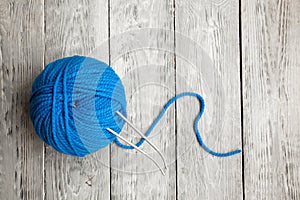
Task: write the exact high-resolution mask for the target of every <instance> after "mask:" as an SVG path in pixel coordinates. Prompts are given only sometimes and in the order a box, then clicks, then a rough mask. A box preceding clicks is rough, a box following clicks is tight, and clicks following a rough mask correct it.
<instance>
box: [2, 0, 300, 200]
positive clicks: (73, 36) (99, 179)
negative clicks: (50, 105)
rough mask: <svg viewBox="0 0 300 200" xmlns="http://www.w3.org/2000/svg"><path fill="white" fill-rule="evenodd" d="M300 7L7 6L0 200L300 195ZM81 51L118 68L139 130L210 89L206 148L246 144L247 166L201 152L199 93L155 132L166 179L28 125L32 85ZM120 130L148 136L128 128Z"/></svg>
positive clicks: (112, 151)
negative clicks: (56, 140)
mask: <svg viewBox="0 0 300 200" xmlns="http://www.w3.org/2000/svg"><path fill="white" fill-rule="evenodd" d="M299 12H300V2H299V1H292V0H286V1H284V0H279V1H271V0H267V1H264V0H254V1H250V0H241V1H240V2H238V1H229V0H224V1H220V0H204V1H196V0H191V1H183V0H174V1H159V0H151V1H140V0H129V1H121V0H95V1H94V0H87V1H85V0H74V1H73V0H72V1H71V0H63V1H60V0H54V1H50V0H45V1H44V0H35V1H32V0H31V1H30V0H19V1H14V0H1V2H0V111H1V115H0V199H1V200H2V199H4V200H8V199H9V200H14V199H38V200H40V199H246V200H248V199H294V200H296V199H300V189H299V188H300V181H299V177H300V135H299V131H300V127H299V123H298V121H299V120H300V114H299V112H300V110H299V107H300V103H299V102H300V98H299V97H300V93H299V89H300V86H299V85H300V80H299V78H298V77H299V76H300V58H299V56H298V54H299V52H300V47H299V43H300V36H299V32H300V16H299ZM239 19H240V20H239ZM149 28H154V29H149ZM174 30H175V31H176V33H174V32H173V31H174ZM128 31H129V32H128ZM109 36H110V37H111V40H108V38H109ZM174 50H175V52H174ZM74 54H81V55H89V56H92V57H96V58H98V59H101V60H103V61H105V62H107V63H110V64H111V65H112V67H113V68H114V69H115V70H116V72H117V73H118V74H119V75H120V77H121V78H122V81H123V83H124V85H125V88H126V97H127V102H128V108H127V112H128V118H129V119H130V120H131V121H132V122H133V123H134V124H136V125H137V127H138V128H140V129H141V130H142V131H143V132H145V131H146V130H147V128H148V127H149V125H150V123H151V122H152V120H153V119H154V118H155V117H156V115H157V114H158V112H159V111H160V110H161V108H162V106H163V105H164V104H165V102H166V101H167V100H168V99H169V98H171V97H172V96H173V95H174V94H176V93H177V94H178V93H180V92H183V91H195V92H198V93H200V94H202V95H203V96H204V98H205V100H206V103H207V105H206V111H205V113H204V117H203V119H202V120H201V121H200V124H199V128H200V130H201V133H202V136H203V140H204V141H205V143H206V144H207V145H208V146H209V147H211V148H212V149H213V150H216V151H220V152H226V151H229V150H233V149H236V148H241V146H242V141H243V147H244V154H243V157H242V155H236V156H234V157H229V158H217V157H212V156H210V155H209V154H207V153H206V152H204V151H203V149H202V148H201V147H200V146H199V144H198V142H197V140H196V137H195V134H194V131H193V129H192V126H193V120H194V118H195V116H196V114H197V112H198V110H199V105H198V101H197V100H196V99H194V98H184V99H182V100H179V101H178V102H177V103H176V105H173V106H172V107H171V108H170V110H169V111H168V112H167V114H166V116H165V117H164V118H163V119H162V121H161V122H160V123H159V125H158V126H157V127H156V128H155V130H154V132H153V133H152V134H151V136H150V139H151V141H152V142H153V143H155V144H156V145H157V146H158V147H159V149H160V150H161V151H162V152H163V154H164V155H165V157H166V159H167V163H168V170H167V174H166V176H162V175H161V173H160V171H159V170H158V169H157V167H156V166H155V165H153V163H152V162H151V161H149V159H148V158H146V157H144V156H143V155H141V154H140V153H138V152H136V151H134V150H124V149H121V148H119V147H117V146H116V145H114V144H113V145H111V146H110V147H108V148H105V149H102V150H101V151H99V152H97V153H95V154H92V155H90V156H86V157H85V158H75V157H69V156H65V155H62V154H60V153H57V152H55V151H54V150H52V148H51V147H49V146H48V145H44V144H43V143H42V142H41V140H40V139H39V138H38V137H37V136H36V134H35V133H34V129H33V127H32V124H31V122H30V120H29V97H30V92H31V85H32V82H33V80H34V78H35V77H36V76H37V75H38V73H39V72H40V71H41V70H42V69H43V67H44V66H45V64H48V63H49V62H51V61H53V60H55V59H57V58H60V57H64V56H70V55H74ZM240 58H241V60H240ZM241 116H242V117H241ZM242 128H243V130H242ZM121 134H122V135H123V136H125V137H126V138H129V139H131V140H132V141H137V140H138V138H139V137H138V135H135V133H134V131H133V130H132V129H131V128H129V127H128V126H127V125H126V126H125V127H124V129H123V131H122V133H121ZM142 149H144V150H145V151H147V152H150V154H151V156H153V157H154V158H155V159H156V160H158V161H159V162H160V164H161V165H162V162H161V161H160V157H159V156H158V154H157V153H156V152H155V151H153V149H152V148H150V146H149V145H148V144H146V143H145V144H144V145H143V146H142Z"/></svg>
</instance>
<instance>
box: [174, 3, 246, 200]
mask: <svg viewBox="0 0 300 200" xmlns="http://www.w3.org/2000/svg"><path fill="white" fill-rule="evenodd" d="M175 8H176V10H175V22H176V24H175V28H176V31H178V32H179V33H181V34H183V35H185V36H187V37H188V38H190V39H191V40H193V41H194V42H191V41H189V40H188V39H186V41H185V39H184V37H180V35H178V36H176V80H177V82H176V89H177V93H181V92H185V91H194V92H197V93H200V94H201V95H203V97H204V99H205V100H206V110H205V112H204V116H203V118H202V119H201V121H200V123H199V129H200V131H201V135H202V137H203V140H204V142H205V143H206V144H207V145H208V147H210V148H212V149H213V150H215V151H218V152H224V153H225V152H228V151H231V150H235V149H237V148H241V147H242V141H241V123H240V122H241V106H240V65H239V32H238V31H239V12H238V10H239V3H238V1H222V2H221V1H208V0H207V1H206V0H205V1H200V2H199V1H196V0H192V1H184V0H176V4H175ZM198 45H199V46H198ZM203 52H205V53H206V54H207V55H205V53H203ZM209 61H211V62H209ZM176 112H177V166H178V167H177V188H178V199H218V200H219V199H242V196H243V190H242V155H241V154H239V155H235V156H233V157H227V158H219V157H214V156H212V155H210V154H208V153H207V152H205V151H204V150H203V149H202V148H201V146H200V145H199V143H198V141H197V139H196V136H195V133H194V130H193V122H194V119H195V117H196V114H197V113H198V112H199V102H198V101H197V100H196V99H195V98H188V97H186V98H184V99H182V100H179V101H178V102H177V111H176Z"/></svg>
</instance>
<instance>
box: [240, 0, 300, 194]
mask: <svg viewBox="0 0 300 200" xmlns="http://www.w3.org/2000/svg"><path fill="white" fill-rule="evenodd" d="M241 6H242V10H241V11H242V52H243V53H242V61H243V100H244V147H245V161H244V166H245V172H244V177H245V199H299V198H300V181H299V177H300V135H299V131H300V126H299V121H300V110H299V108H300V101H299V97H300V92H299V91H300V79H299V76H300V58H299V53H300V47H299V44H300V37H299V32H300V16H299V12H300V2H299V1H259V0H255V1H243V2H242V5H241Z"/></svg>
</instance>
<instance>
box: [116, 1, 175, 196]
mask: <svg viewBox="0 0 300 200" xmlns="http://www.w3.org/2000/svg"><path fill="white" fill-rule="evenodd" d="M110 8H111V9H110V33H111V37H112V38H115V39H112V41H111V45H110V49H111V65H112V67H113V68H115V69H116V71H117V73H118V74H119V75H120V76H121V78H122V82H123V84H124V85H125V88H126V98H127V102H128V107H127V113H128V119H130V120H131V121H132V122H133V124H135V125H136V126H137V127H138V128H140V129H141V130H142V131H143V132H146V130H147V128H148V127H149V126H150V124H151V123H152V121H153V120H154V118H155V117H156V116H157V115H158V113H159V111H160V110H161V109H162V107H163V105H164V104H165V103H166V102H167V100H168V99H169V98H171V96H173V95H174V93H175V73H174V55H173V53H172V51H173V49H174V38H173V33H172V32H170V31H172V30H173V28H174V27H173V20H174V16H173V4H172V2H170V1H169V2H164V1H157V0H153V1H136V0H130V1H121V0H112V1H110ZM145 28H157V29H153V30H151V29H150V30H149V29H145ZM161 29H165V30H167V31H164V30H161ZM126 31H129V32H130V33H128V32H126ZM131 31H132V32H131ZM159 47H162V49H159ZM170 50H171V52H169V51H170ZM174 114H175V109H174V107H172V108H171V109H170V110H169V111H168V113H167V114H166V116H165V117H164V119H163V120H162V121H161V122H160V123H159V125H158V126H157V127H156V128H155V130H154V132H153V133H152V134H151V136H150V137H149V138H150V140H151V141H152V142H153V143H154V144H155V145H156V146H158V148H159V149H160V150H161V151H162V153H163V154H164V155H165V157H166V160H167V163H168V164H169V166H168V167H169V168H168V170H167V172H166V176H163V175H162V174H161V173H160V171H159V170H158V169H157V167H156V166H155V165H153V163H152V162H151V161H150V160H149V159H148V158H146V157H144V156H143V155H141V154H140V153H138V152H136V151H135V150H125V149H121V148H120V147H117V146H116V145H113V146H112V147H111V167H112V171H111V177H112V179H111V191H112V193H111V199H175V198H176V168H175V167H176V166H175V164H174V161H175V124H174V122H175V120H174V119H175V115H174ZM121 134H122V135H124V136H125V137H126V138H128V139H131V140H132V141H138V138H139V137H138V135H137V134H136V133H134V131H133V130H132V129H131V128H128V126H125V127H124V129H123V131H122V133H121ZM142 149H143V150H145V151H146V152H149V153H150V155H151V156H153V157H154V158H155V159H156V160H157V161H159V162H160V163H161V165H162V162H161V160H160V157H159V156H158V154H157V153H156V152H155V151H153V149H152V148H150V146H149V145H148V144H146V143H145V144H143V145H142Z"/></svg>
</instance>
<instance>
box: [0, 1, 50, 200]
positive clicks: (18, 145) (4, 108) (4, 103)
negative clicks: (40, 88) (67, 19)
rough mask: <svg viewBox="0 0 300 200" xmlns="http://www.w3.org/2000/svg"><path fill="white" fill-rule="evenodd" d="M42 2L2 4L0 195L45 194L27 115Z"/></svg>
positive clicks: (39, 146) (38, 62)
mask: <svg viewBox="0 0 300 200" xmlns="http://www.w3.org/2000/svg"><path fill="white" fill-rule="evenodd" d="M43 13H44V6H43V1H40V0H37V1H34V2H28V1H23V0H21V1H12V0H4V1H1V3H0V88H1V90H0V113H1V114H0V199H4V200H6V199H43V194H44V191H43V189H44V188H43V183H44V180H43V179H44V178H43V159H44V154H43V152H44V150H43V143H42V142H41V141H40V139H39V138H38V137H37V135H36V134H35V133H34V130H33V126H32V124H31V122H30V120H29V97H30V92H31V85H32V81H33V79H34V77H36V76H37V74H38V73H39V72H40V71H41V69H42V67H43V64H44V31H43V30H44V18H43Z"/></svg>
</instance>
